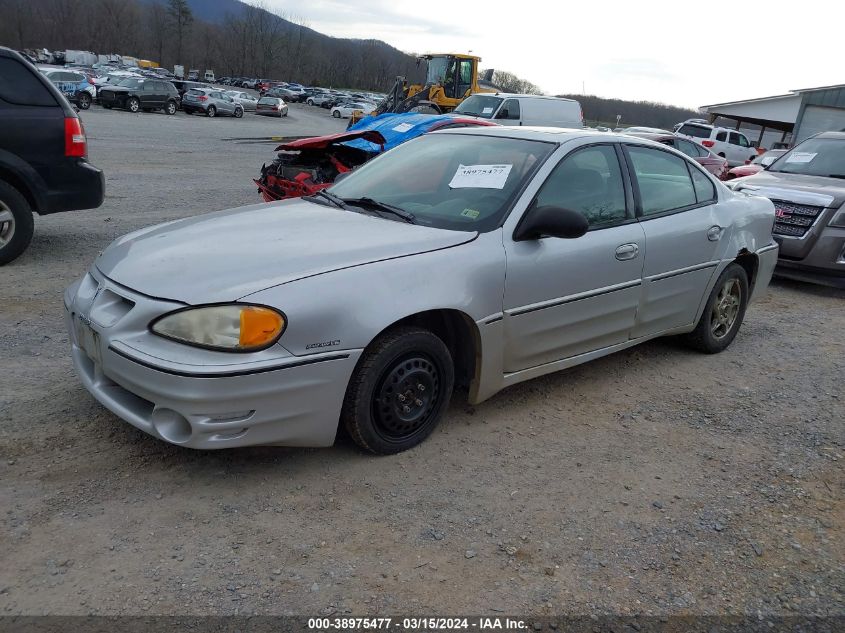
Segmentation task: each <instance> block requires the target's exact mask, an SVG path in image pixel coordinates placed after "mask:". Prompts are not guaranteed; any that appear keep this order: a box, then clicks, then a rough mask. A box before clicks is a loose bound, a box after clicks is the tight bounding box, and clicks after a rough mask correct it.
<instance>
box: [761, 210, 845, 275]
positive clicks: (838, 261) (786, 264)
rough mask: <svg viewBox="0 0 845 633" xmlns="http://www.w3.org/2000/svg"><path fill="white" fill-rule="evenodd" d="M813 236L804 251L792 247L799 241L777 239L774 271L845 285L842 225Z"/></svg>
mask: <svg viewBox="0 0 845 633" xmlns="http://www.w3.org/2000/svg"><path fill="white" fill-rule="evenodd" d="M823 219H824V218H823ZM812 237H813V238H814V243H812V244H810V245H809V246H810V248H809V249H806V250H805V251H799V250H797V249H796V248H795V246H796V245H798V246H800V245H801V244H800V242H801V241H800V240H791V239H790V238H780V241H781V243H782V245H781V257H780V259H779V260H778V267H777V269H776V271H775V274H776V275H778V276H779V277H787V278H789V279H796V280H799V281H808V282H811V283H820V284H824V285H828V286H835V287H838V288H845V228H836V227H832V226H827V227H824V228H823V229H821V231H820V235H818V237H815V236H812ZM793 253H794V255H792V256H790V255H791V254H793Z"/></svg>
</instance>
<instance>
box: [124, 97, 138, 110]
mask: <svg viewBox="0 0 845 633" xmlns="http://www.w3.org/2000/svg"><path fill="white" fill-rule="evenodd" d="M126 109H127V110H129V111H130V112H132V113H137V112H138V110H140V109H141V102H140V101H138V98H137V97H130V98H129V99H128V100H127V101H126Z"/></svg>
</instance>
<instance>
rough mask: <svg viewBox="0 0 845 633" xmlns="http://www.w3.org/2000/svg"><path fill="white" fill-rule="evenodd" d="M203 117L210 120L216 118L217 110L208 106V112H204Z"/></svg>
mask: <svg viewBox="0 0 845 633" xmlns="http://www.w3.org/2000/svg"><path fill="white" fill-rule="evenodd" d="M205 116H207V117H208V118H210V119H213V118H214V117H216V116H217V108H215V107H214V106H208V110H206V111H205Z"/></svg>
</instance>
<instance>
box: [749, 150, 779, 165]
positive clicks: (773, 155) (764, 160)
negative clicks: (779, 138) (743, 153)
mask: <svg viewBox="0 0 845 633" xmlns="http://www.w3.org/2000/svg"><path fill="white" fill-rule="evenodd" d="M785 153H786V150H783V149H776V150H772V151H769V152H766V153H765V154H760V155H759V156H758V157H757V158H755V159H754V160H752V161H751V164H752V165H762V166H763V167H766V166H768V165H771V164H772V163H773V162H775V159H777V157H778V156H783V155H784V154H785Z"/></svg>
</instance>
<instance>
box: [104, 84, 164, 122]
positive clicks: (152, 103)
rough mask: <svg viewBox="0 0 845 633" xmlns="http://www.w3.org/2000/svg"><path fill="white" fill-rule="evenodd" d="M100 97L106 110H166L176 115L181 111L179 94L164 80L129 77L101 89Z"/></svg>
mask: <svg viewBox="0 0 845 633" xmlns="http://www.w3.org/2000/svg"><path fill="white" fill-rule="evenodd" d="M98 97H99V99H100V105H101V106H103V107H104V108H126V109H127V110H129V111H130V112H138V111H139V110H143V111H144V112H149V111H150V110H164V111H165V112H166V113H167V114H176V110H178V109H179V93H178V92H177V91H176V87H175V86H174V85H173V84H172V83H170V82H169V81H165V80H164V79H147V78H144V77H127V78H126V79H121V80H120V81H118V82H117V83H116V84H114V85H107V86H104V87H103V88H100V92H99V94H98Z"/></svg>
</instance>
